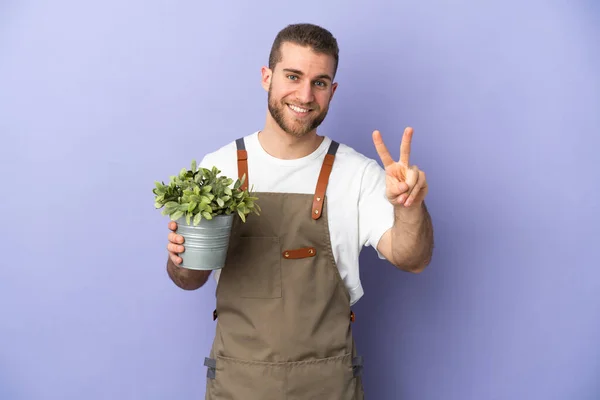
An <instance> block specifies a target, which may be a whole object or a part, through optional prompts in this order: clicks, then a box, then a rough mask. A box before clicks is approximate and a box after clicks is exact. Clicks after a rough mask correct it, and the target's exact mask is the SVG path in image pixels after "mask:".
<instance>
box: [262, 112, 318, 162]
mask: <svg viewBox="0 0 600 400" xmlns="http://www.w3.org/2000/svg"><path fill="white" fill-rule="evenodd" d="M323 139H324V138H323V136H319V135H317V131H316V130H313V131H310V132H308V133H307V134H306V135H304V136H302V137H295V136H292V135H290V134H289V133H287V132H285V131H284V130H283V129H281V127H280V126H279V125H277V123H276V122H275V121H274V120H272V119H271V118H268V119H267V122H266V123H265V127H264V129H263V130H262V131H260V132H259V133H258V141H259V143H260V145H261V146H262V148H263V149H264V150H265V151H266V152H267V153H268V154H270V155H271V156H273V157H276V158H279V159H282V160H293V159H296V158H302V157H305V156H307V155H309V154H311V153H312V152H313V151H315V150H316V149H317V148H318V147H319V146H320V145H321V143H322V142H323Z"/></svg>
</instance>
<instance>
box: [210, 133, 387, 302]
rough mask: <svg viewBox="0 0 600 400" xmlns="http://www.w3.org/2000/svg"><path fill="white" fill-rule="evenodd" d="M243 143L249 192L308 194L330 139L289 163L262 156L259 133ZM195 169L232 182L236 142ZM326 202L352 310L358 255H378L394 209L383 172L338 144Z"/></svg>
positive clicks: (357, 283)
mask: <svg viewBox="0 0 600 400" xmlns="http://www.w3.org/2000/svg"><path fill="white" fill-rule="evenodd" d="M244 142H245V145H246V150H247V151H248V175H249V177H250V182H249V183H250V186H251V187H253V190H254V191H256V192H278V193H281V192H287V193H310V194H313V193H314V192H315V188H316V184H317V179H318V177H319V172H320V170H321V166H322V164H323V159H324V158H325V154H327V150H328V148H329V145H330V144H331V139H330V138H328V137H325V138H324V140H323V142H322V143H321V145H320V146H319V148H318V149H316V150H315V151H314V152H313V153H312V154H309V155H308V156H306V157H302V158H299V159H294V160H282V159H278V158H275V157H273V156H271V155H270V154H268V153H267V152H265V150H264V149H263V148H262V146H261V144H260V142H259V141H258V132H255V133H253V134H250V135H247V136H246V137H245V138H244ZM199 166H201V167H204V168H209V169H210V168H212V167H213V166H216V167H217V168H218V169H219V170H220V171H221V174H223V175H226V176H228V177H230V178H232V179H234V180H235V179H237V178H238V170H237V147H236V144H235V141H232V142H231V143H229V144H227V145H225V146H223V147H221V148H220V149H218V150H216V151H214V152H212V153H209V154H207V155H205V157H204V158H203V160H202V161H201V162H200V163H199ZM326 196H327V198H328V208H327V216H328V224H329V230H330V237H331V246H332V250H333V256H334V259H335V262H336V264H337V267H338V269H339V272H340V275H341V277H342V280H343V281H344V283H345V285H346V288H347V289H348V292H349V293H350V299H351V304H355V303H356V302H357V301H358V300H359V299H360V298H361V297H362V296H363V294H364V291H363V288H362V285H361V282H360V276H359V258H358V256H359V253H360V251H361V250H362V248H363V246H371V247H373V248H374V249H375V250H377V244H378V243H379V239H380V238H381V236H382V235H383V234H384V233H385V232H386V231H387V230H388V229H390V228H391V227H392V225H393V223H394V211H393V206H392V204H391V203H390V202H389V201H388V200H387V199H386V197H385V171H384V170H383V168H381V166H380V165H379V164H378V163H377V162H376V161H375V160H373V159H370V158H367V157H366V156H364V155H362V154H360V153H358V152H357V151H355V150H354V149H352V148H350V147H348V146H346V145H344V144H341V143H340V146H339V148H338V150H337V153H336V155H335V161H334V163H333V169H332V171H331V175H330V177H329V183H328V186H327V192H326ZM308 217H309V216H308V215H307V218H308ZM377 254H378V255H379V257H380V258H382V259H383V256H382V255H381V254H379V252H378V253H377ZM219 274H220V271H215V273H214V276H215V279H216V280H217V282H218V279H219Z"/></svg>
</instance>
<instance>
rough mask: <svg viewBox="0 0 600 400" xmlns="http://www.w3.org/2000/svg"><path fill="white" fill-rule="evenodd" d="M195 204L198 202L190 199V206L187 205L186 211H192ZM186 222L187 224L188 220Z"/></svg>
mask: <svg viewBox="0 0 600 400" xmlns="http://www.w3.org/2000/svg"><path fill="white" fill-rule="evenodd" d="M197 205H198V203H196V202H195V201H191V202H190V206H189V207H188V212H194V209H195V208H196V206H197ZM188 224H189V222H188Z"/></svg>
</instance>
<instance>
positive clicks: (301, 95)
mask: <svg viewBox="0 0 600 400" xmlns="http://www.w3.org/2000/svg"><path fill="white" fill-rule="evenodd" d="M296 98H297V99H298V101H299V102H302V103H304V104H308V103H312V102H313V100H314V99H315V96H314V94H313V85H312V82H310V81H309V80H304V81H303V82H302V84H301V85H300V86H299V87H298V90H297V91H296Z"/></svg>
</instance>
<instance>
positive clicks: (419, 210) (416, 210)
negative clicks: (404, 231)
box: [394, 202, 425, 223]
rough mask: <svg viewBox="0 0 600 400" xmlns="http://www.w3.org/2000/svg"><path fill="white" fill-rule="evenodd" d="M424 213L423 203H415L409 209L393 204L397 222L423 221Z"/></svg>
mask: <svg viewBox="0 0 600 400" xmlns="http://www.w3.org/2000/svg"><path fill="white" fill-rule="evenodd" d="M424 211H425V203H423V202H421V203H418V204H417V203H415V204H412V205H410V207H406V206H404V205H403V204H395V205H394V215H395V216H396V219H397V220H401V221H402V222H404V223H406V222H408V223H411V222H414V223H416V222H419V221H421V220H422V219H423V215H424Z"/></svg>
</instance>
